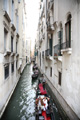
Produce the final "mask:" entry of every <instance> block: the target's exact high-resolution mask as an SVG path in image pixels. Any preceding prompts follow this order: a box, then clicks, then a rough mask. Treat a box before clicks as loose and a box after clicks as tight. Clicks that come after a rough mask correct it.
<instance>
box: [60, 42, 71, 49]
mask: <svg viewBox="0 0 80 120" xmlns="http://www.w3.org/2000/svg"><path fill="white" fill-rule="evenodd" d="M66 48H71V42H70V41H67V42H64V43H62V44H61V49H66Z"/></svg>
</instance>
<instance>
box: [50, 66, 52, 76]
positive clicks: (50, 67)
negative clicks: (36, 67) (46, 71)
mask: <svg viewBox="0 0 80 120" xmlns="http://www.w3.org/2000/svg"><path fill="white" fill-rule="evenodd" d="M50 77H52V67H50Z"/></svg>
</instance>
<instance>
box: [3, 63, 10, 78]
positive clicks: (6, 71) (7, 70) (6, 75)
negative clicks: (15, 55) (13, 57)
mask: <svg viewBox="0 0 80 120" xmlns="http://www.w3.org/2000/svg"><path fill="white" fill-rule="evenodd" d="M8 77H9V64H7V65H4V78H5V79H7V78H8Z"/></svg>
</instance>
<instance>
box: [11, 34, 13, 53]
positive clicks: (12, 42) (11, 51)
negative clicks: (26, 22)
mask: <svg viewBox="0 0 80 120" xmlns="http://www.w3.org/2000/svg"><path fill="white" fill-rule="evenodd" d="M11 52H13V37H12V36H11Z"/></svg>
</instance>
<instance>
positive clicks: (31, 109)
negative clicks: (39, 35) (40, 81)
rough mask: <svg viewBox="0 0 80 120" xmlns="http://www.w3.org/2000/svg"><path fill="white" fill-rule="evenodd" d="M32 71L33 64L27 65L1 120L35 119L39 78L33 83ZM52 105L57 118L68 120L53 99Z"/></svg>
mask: <svg viewBox="0 0 80 120" xmlns="http://www.w3.org/2000/svg"><path fill="white" fill-rule="evenodd" d="M32 73H33V71H32V65H27V66H26V67H25V69H24V71H23V73H22V75H21V78H20V80H19V82H18V84H17V86H16V89H15V91H14V93H13V95H12V97H11V100H10V102H9V104H8V106H7V108H6V110H5V112H4V114H3V116H2V118H1V120H35V96H36V90H35V88H36V86H37V80H36V81H34V83H32V79H31V75H32ZM47 92H49V91H47ZM50 97H51V95H50ZM51 99H52V98H51ZM52 105H53V109H54V114H55V116H54V117H55V120H68V119H66V118H64V119H62V117H61V115H60V114H59V110H58V109H57V107H56V104H55V103H54V102H53V100H52Z"/></svg>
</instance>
